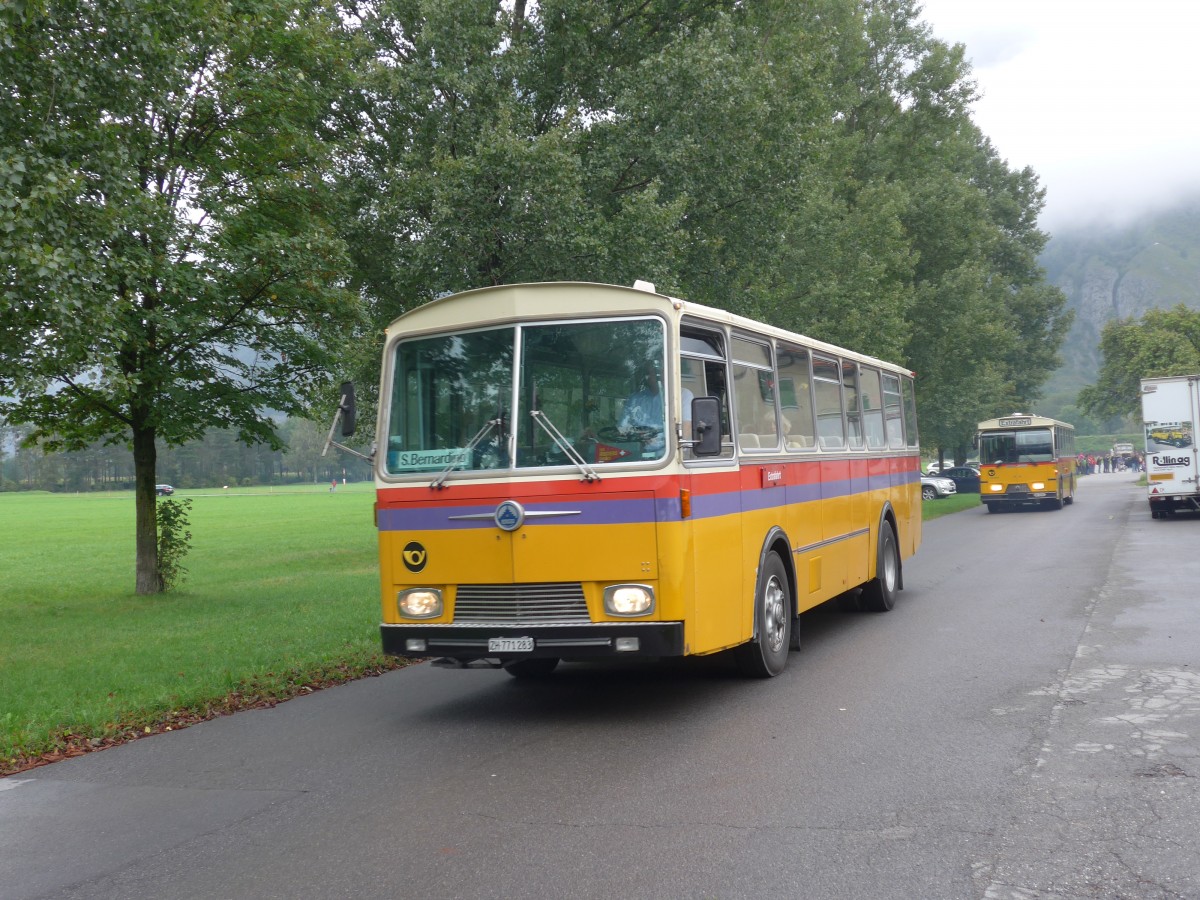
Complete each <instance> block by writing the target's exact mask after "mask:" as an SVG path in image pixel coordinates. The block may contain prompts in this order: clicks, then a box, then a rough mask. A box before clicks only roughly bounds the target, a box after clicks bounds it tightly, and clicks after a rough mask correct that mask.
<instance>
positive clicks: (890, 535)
mask: <svg viewBox="0 0 1200 900" xmlns="http://www.w3.org/2000/svg"><path fill="white" fill-rule="evenodd" d="M899 590H900V551H899V549H898V548H897V546H896V532H895V531H893V530H892V524H891V523H890V522H884V523H883V524H882V525H881V526H880V529H879V555H878V557H877V558H876V560H875V577H874V578H873V579H871V580H870V581H868V582H867V583H866V584H865V585H864V586H863V593H862V604H863V606H864V607H865V608H866V609H869V610H871V612H887V611H888V610H889V609H891V608H892V607H893V606H895V605H896V593H897V592H898V591H899Z"/></svg>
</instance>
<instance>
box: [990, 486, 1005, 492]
mask: <svg viewBox="0 0 1200 900" xmlns="http://www.w3.org/2000/svg"><path fill="white" fill-rule="evenodd" d="M988 488H989V489H991V490H992V491H993V492H994V493H1000V491H1002V490H1004V485H1002V484H989V485H988Z"/></svg>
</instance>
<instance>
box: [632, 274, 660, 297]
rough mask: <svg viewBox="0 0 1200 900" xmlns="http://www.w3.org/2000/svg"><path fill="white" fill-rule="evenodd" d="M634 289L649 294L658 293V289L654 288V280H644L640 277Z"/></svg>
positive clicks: (634, 284)
mask: <svg viewBox="0 0 1200 900" xmlns="http://www.w3.org/2000/svg"><path fill="white" fill-rule="evenodd" d="M633 289H634V290H635V291H646V293H648V294H657V293H658V291H657V290H655V289H654V282H653V281H642V280H641V279H640V278H639V279H638V280H637V281H635V282H634V283H633Z"/></svg>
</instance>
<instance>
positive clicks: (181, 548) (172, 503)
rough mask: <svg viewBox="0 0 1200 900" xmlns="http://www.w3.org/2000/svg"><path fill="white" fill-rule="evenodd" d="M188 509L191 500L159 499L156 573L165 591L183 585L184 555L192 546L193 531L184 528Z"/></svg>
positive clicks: (186, 522)
mask: <svg viewBox="0 0 1200 900" xmlns="http://www.w3.org/2000/svg"><path fill="white" fill-rule="evenodd" d="M191 511H192V501H191V500H169V499H161V500H159V501H158V574H159V577H160V578H162V583H163V590H164V591H169V590H171V589H172V588H174V587H176V586H178V585H179V584H182V583H183V579H184V576H185V575H186V574H187V569H185V568H184V566H183V558H184V557H185V556H187V554H188V551H189V550H190V549H191V548H192V533H191V532H190V531H188V530H187V527H188V524H189V523H188V514H189V513H190V512H191Z"/></svg>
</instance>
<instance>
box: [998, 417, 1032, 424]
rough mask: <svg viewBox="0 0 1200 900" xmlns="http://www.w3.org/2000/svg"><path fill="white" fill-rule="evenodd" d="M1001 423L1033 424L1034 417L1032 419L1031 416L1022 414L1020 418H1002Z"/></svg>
mask: <svg viewBox="0 0 1200 900" xmlns="http://www.w3.org/2000/svg"><path fill="white" fill-rule="evenodd" d="M1000 424H1001V425H1009V426H1012V425H1032V424H1033V419H1031V418H1030V417H1029V416H1020V417H1019V418H1009V419H1001V420H1000Z"/></svg>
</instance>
